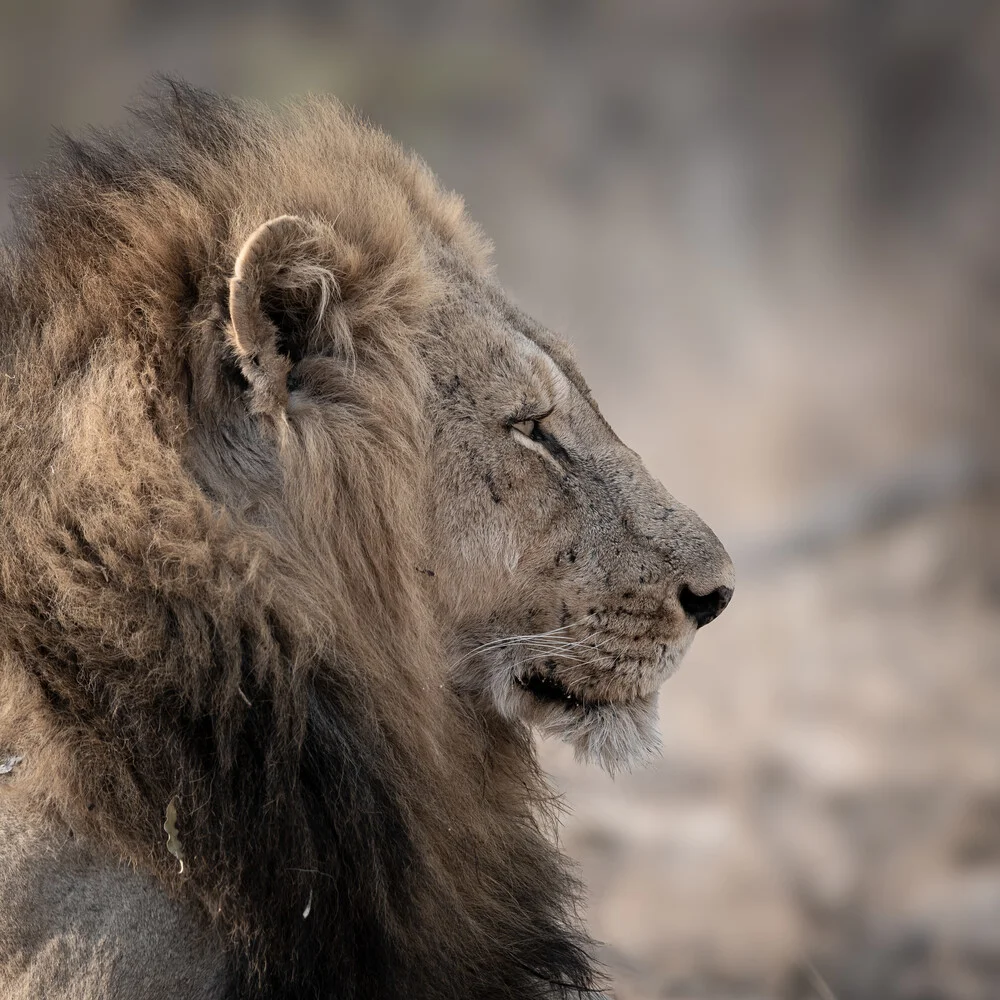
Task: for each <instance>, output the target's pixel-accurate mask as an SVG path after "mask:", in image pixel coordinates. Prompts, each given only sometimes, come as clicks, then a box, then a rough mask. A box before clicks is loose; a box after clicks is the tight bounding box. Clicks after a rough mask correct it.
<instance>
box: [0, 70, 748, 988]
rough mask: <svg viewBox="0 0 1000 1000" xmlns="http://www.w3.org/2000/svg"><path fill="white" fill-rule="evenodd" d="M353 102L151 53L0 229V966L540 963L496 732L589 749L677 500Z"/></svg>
mask: <svg viewBox="0 0 1000 1000" xmlns="http://www.w3.org/2000/svg"><path fill="white" fill-rule="evenodd" d="M489 252H490V248H489V245H488V243H487V241H486V240H485V238H484V237H483V235H482V234H481V233H480V231H479V230H478V229H477V228H476V226H475V225H474V224H473V223H472V222H470V221H469V219H468V218H467V216H466V214H465V211H464V208H463V206H462V203H461V201H460V200H459V199H458V197H457V196H455V195H453V194H450V193H447V192H445V191H444V190H442V188H441V187H440V186H439V185H438V183H437V182H436V180H435V179H434V177H433V175H432V174H431V173H430V171H429V170H428V168H427V167H425V166H424V164H423V163H422V162H421V161H420V160H418V159H417V158H416V157H414V156H413V155H411V154H409V153H407V152H404V151H403V150H401V149H400V148H399V147H398V146H397V145H395V144H394V143H393V142H392V141H391V140H390V139H389V138H387V137H386V136H385V135H384V134H383V133H381V132H380V131H378V130H377V129H376V128H374V127H373V126H371V125H370V124H368V123H367V122H366V121H364V120H363V119H362V118H360V117H359V116H357V115H356V114H354V113H352V112H349V111H347V110H345V109H344V108H343V107H342V106H340V105H339V104H337V103H335V102H334V101H332V100H327V99H313V100H309V101H306V102H304V103H300V104H297V105H295V106H292V107H289V108H286V109H285V110H284V111H282V112H280V113H273V112H271V111H269V110H267V109H265V108H263V107H260V106H257V105H253V104H250V103H243V102H238V101H234V100H230V99H227V98H223V97H218V96H214V95H212V94H209V93H206V92H203V91H200V90H197V89H194V88H192V87H189V86H186V85H184V84H182V83H179V82H171V83H168V84H166V85H165V86H164V87H163V88H162V92H160V93H157V94H154V95H153V96H151V97H150V98H148V99H147V100H145V102H144V103H143V104H141V105H140V107H139V108H138V110H137V112H136V117H135V120H134V122H133V124H132V125H131V126H130V127H129V128H127V129H118V130H112V131H108V132H92V133H90V134H88V135H87V136H85V137H83V138H80V139H65V140H63V142H62V145H61V150H60V151H59V153H58V154H57V155H56V156H55V157H54V160H53V162H52V163H51V164H50V165H49V166H48V167H47V168H45V169H43V170H42V171H41V172H40V173H39V174H38V175H36V176H35V177H33V178H32V179H30V180H29V181H28V182H27V184H26V186H25V188H24V190H23V192H22V194H21V196H20V199H19V201H18V203H17V205H16V211H15V223H14V226H13V230H12V232H11V233H10V234H9V236H8V237H7V239H6V241H5V243H4V246H3V250H2V258H0V491H2V492H0V497H2V501H0V831H2V832H0V851H2V861H0V914H2V916H0V992H2V994H3V996H5V997H8V998H27V997H38V996H45V997H46V998H53V1000H69V998H84V997H86V998H94V997H112V998H116V1000H117V998H122V1000H124V998H130V1000H131V998H163V1000H166V998H170V1000H221V998H232V997H249V996H253V997H259V998H269V1000H279V998H280V1000H290V998H293V997H295V998H308V997H317V998H318V997H323V998H327V997H333V996H337V997H353V998H358V1000H363V998H368V997H371V998H375V997H379V998H386V997H409V998H421V997H426V998H431V997H433V998H438V1000H447V998H463V1000H466V998H469V997H477V998H501V997H503V998H509V997H523V998H531V997H551V996H575V995H581V994H584V993H590V992H592V991H594V990H595V989H599V988H600V986H599V984H600V982H601V979H602V975H601V973H600V971H599V969H598V967H597V965H596V963H595V959H594V957H593V956H594V949H593V946H592V944H591V942H590V940H589V938H588V937H587V935H586V933H585V931H584V929H583V928H582V926H581V922H580V919H579V917H578V915H577V904H578V898H579V892H580V887H579V885H578V883H577V880H576V878H575V876H574V874H573V871H572V869H571V867H570V865H569V863H568V862H567V861H566V860H565V859H564V858H563V857H562V855H561V854H560V852H559V851H558V849H557V848H556V846H555V845H554V837H553V824H554V822H555V801H554V798H553V796H552V794H551V792H550V791H549V789H548V787H547V785H546V782H545V779H544V777H543V775H542V774H541V773H540V770H539V766H538V763H537V760H536V752H535V746H534V742H533V736H532V730H533V729H537V730H540V731H541V732H543V733H548V734H555V735H556V736H558V737H560V738H562V739H564V740H566V741H568V742H569V743H570V744H571V745H572V746H573V747H574V748H575V750H576V752H577V753H578V754H579V755H580V756H581V757H583V758H586V759H589V760H593V761H595V762H597V763H598V764H600V765H603V766H604V767H606V768H607V769H609V770H612V771H614V770H616V769H619V768H622V767H627V766H631V765H632V764H634V763H636V762H639V761H642V760H644V759H646V758H647V757H648V756H649V755H650V754H651V753H653V752H654V751H655V749H656V745H657V736H656V733H657V723H656V698H657V692H658V690H659V687H660V685H661V684H662V682H663V681H664V679H665V678H666V677H668V676H669V675H670V674H671V672H672V671H673V670H674V669H675V667H676V666H677V664H678V663H679V661H680V659H681V657H682V656H683V655H684V652H685V650H686V649H687V648H688V646H689V644H690V642H691V639H692V637H693V635H694V633H695V631H696V630H697V629H698V628H700V627H701V626H703V625H705V624H706V623H708V622H709V621H711V620H712V619H713V618H715V617H716V616H717V615H718V614H719V613H720V612H721V611H722V610H723V608H724V607H725V606H726V604H727V602H728V601H729V598H730V596H731V593H732V587H733V576H732V566H731V563H730V560H729V557H728V556H727V554H726V552H725V550H724V548H723V547H722V545H721V544H720V542H719V541H718V539H717V538H716V536H715V535H714V534H713V533H712V532H711V530H709V528H707V527H706V526H705V524H704V523H703V522H702V521H701V520H700V519H699V518H698V517H697V516H696V515H695V514H694V513H693V512H692V511H691V510H689V509H688V508H686V507H685V506H683V505H682V504H680V503H679V502H678V501H676V500H674V499H673V498H672V497H671V496H670V495H669V494H668V493H667V492H666V491H665V490H664V488H663V487H662V486H661V485H660V484H659V483H657V482H656V481H655V480H654V479H653V478H652V477H651V476H650V474H649V473H648V472H647V471H646V470H645V469H644V467H643V465H642V463H641V461H640V459H639V458H638V457H637V456H636V455H635V454H634V453H633V452H632V451H630V450H629V449H628V448H627V447H625V445H623V444H622V443H621V441H620V440H619V439H618V438H617V437H616V436H615V434H614V432H613V431H612V429H611V428H610V426H609V425H608V423H607V422H606V420H605V419H604V417H603V416H602V415H601V412H600V410H599V409H598V406H597V404H596V402H595V401H594V399H593V398H592V396H591V393H590V391H589V389H588V387H587V384H586V382H585V381H584V379H583V376H582V375H581V374H580V371H579V369H578V366H577V364H576V362H575V361H574V359H573V356H572V354H571V352H570V350H569V348H568V347H567V345H566V344H565V343H564V341H562V340H561V339H559V338H558V337H556V336H555V335H553V334H552V333H550V332H549V331H548V330H547V329H545V328H544V327H542V326H541V325H539V324H538V323H536V322H534V321H533V320H532V319H530V318H529V317H527V316H526V315H524V314H523V313H522V312H521V311H519V310H518V309H517V308H516V307H515V306H514V305H512V304H511V302H510V301H509V300H508V298H507V297H506V296H505V294H504V292H503V291H502V289H501V288H500V287H499V285H498V284H497V281H496V279H495V277H494V276H493V274H492V272H491V270H490V264H489Z"/></svg>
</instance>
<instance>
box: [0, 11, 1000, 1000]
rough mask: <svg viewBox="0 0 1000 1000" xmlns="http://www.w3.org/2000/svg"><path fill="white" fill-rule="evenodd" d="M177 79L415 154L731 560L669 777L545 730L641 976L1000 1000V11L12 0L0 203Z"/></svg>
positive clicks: (632, 972) (657, 986) (721, 999)
mask: <svg viewBox="0 0 1000 1000" xmlns="http://www.w3.org/2000/svg"><path fill="white" fill-rule="evenodd" d="M156 71H167V72H170V73H173V74H179V75H182V76H184V77H186V78H187V79H189V80H190V81H192V82H194V83H198V84H202V85H205V86H209V87H212V88H216V89H221V90H224V91H228V92H232V93H235V94H240V95H245V96H253V97H259V98H263V99H265V100H268V101H280V100H282V99H284V98H286V97H289V96H291V95H294V94H301V93H304V92H306V91H328V92H332V93H335V94H337V95H338V96H339V97H340V98H342V99H343V100H344V101H346V102H348V103H351V104H354V105H356V106H358V107H360V108H361V109H362V110H364V111H365V112H367V113H368V114H369V115H370V116H371V117H372V118H374V119H375V120H376V121H378V122H380V123H381V124H382V125H384V126H385V127H386V128H387V129H388V130H389V131H390V132H391V133H392V134H394V135H395V136H396V137H397V138H399V139H400V140H402V141H403V142H404V143H406V144H407V145H410V146H412V147H414V148H415V149H416V150H417V151H418V152H420V153H421V154H422V155H423V156H424V157H425V158H426V159H427V160H428V161H429V162H430V164H431V165H432V166H433V167H434V168H435V169H436V170H437V171H438V173H439V174H440V176H441V177H442V179H443V180H444V182H445V183H446V184H447V185H448V186H450V187H454V188H456V189H457V190H459V191H461V192H462V193H463V194H464V195H465V196H466V199H467V202H468V205H469V208H470V210H471V212H472V214H473V215H474V217H476V218H477V219H478V220H479V221H480V222H481V223H482V224H483V225H484V226H485V228H486V230H487V231H488V232H489V233H490V234H491V235H492V236H493V238H494V239H495V241H496V244H497V255H496V258H497V263H498V269H499V274H500V278H501V280H502V281H503V282H504V284H505V285H506V286H507V288H508V289H509V291H510V292H511V294H512V296H513V297H514V298H515V300H517V301H518V302H519V303H520V304H521V305H522V306H523V307H524V308H525V309H527V310H528V311H529V312H531V313H533V314H534V315H535V316H537V317H538V318H539V319H541V320H543V321H544V322H546V323H547V324H548V325H549V326H551V327H554V328H556V329H558V330H560V331H561V332H563V333H565V334H566V335H567V336H568V337H569V338H570V339H571V340H572V341H573V342H574V344H575V345H576V348H577V351H578V355H579V358H580V361H581V364H582V366H583V369H584V372H585V373H586V374H587V375H588V377H589V379H590V382H591V384H592V386H593V388H594V391H595V393H596V395H597V398H598V399H599V400H600V401H601V405H602V407H603V409H604V411H605V413H606V414H607V415H608V417H609V418H610V420H611V422H612V423H613V424H614V425H615V426H616V428H617V429H618V431H619V432H620V434H621V436H622V437H623V438H624V439H625V441H626V442H627V443H629V444H630V445H632V446H633V447H635V448H636V449H637V450H638V451H640V452H641V453H642V455H643V456H644V457H645V459H646V461H647V464H648V465H649V466H650V467H651V468H652V470H653V471H654V472H655V473H656V474H657V475H658V476H659V477H660V478H661V479H662V480H663V481H664V483H665V484H666V485H667V487H668V489H670V490H671V491H672V492H673V493H675V494H676V495H677V496H678V497H680V498H681V499H683V500H684V501H686V502H687V503H689V504H690V505H692V506H693V507H695V508H696V509H697V510H698V511H699V512H700V513H701V514H702V515H703V516H704V517H705V519H706V520H707V521H708V522H709V523H710V524H711V525H712V526H713V527H714V528H715V529H716V530H717V532H718V533H719V535H720V536H721V537H722V538H723V540H724V541H725V542H726V543H727V545H728V546H729V548H730V551H731V552H732V554H733V555H734V558H735V560H736V564H737V573H738V586H737V590H736V597H735V598H734V601H733V604H732V607H731V610H729V611H728V612H727V613H726V615H725V616H724V617H723V618H722V619H721V620H720V621H719V623H718V624H716V625H713V626H712V627H711V628H709V629H707V630H706V631H705V632H704V633H702V634H701V635H699V638H698V641H697V642H696V643H695V646H694V649H693V651H692V653H691V654H690V655H689V657H688V659H687V661H686V662H685V665H684V667H683V669H682V670H681V671H680V673H679V674H678V675H677V676H676V677H675V678H673V679H672V680H670V681H669V683H668V684H667V685H666V686H665V688H664V691H663V695H662V697H661V714H662V723H663V733H664V742H665V748H666V749H665V753H664V756H663V759H662V761H660V762H658V763H657V764H655V765H653V766H652V767H650V768H648V769H646V770H644V771H642V772H641V773H636V774H632V775H630V776H625V777H619V778H618V779H616V780H614V781H612V780H611V779H610V778H608V777H607V776H605V775H603V774H601V773H599V772H596V771H593V770H587V769H584V768H581V767H578V766H576V765H575V764H574V763H573V761H572V757H571V754H570V753H569V752H568V751H567V750H566V749H565V748H564V747H562V746H560V745H545V746H544V747H543V754H544V758H545V761H546V764H547V766H548V768H549V770H550V771H551V772H552V774H553V775H554V777H555V779H556V781H557V783H558V786H559V788H560V789H561V790H562V791H564V792H565V796H566V801H567V805H568V807H569V813H568V815H567V817H566V822H565V825H564V829H563V841H564V846H565V848H566V849H567V851H568V852H569V853H570V854H572V855H573V856H574V857H575V858H577V859H578V860H579V862H580V864H581V867H582V873H583V876H584V878H585V880H586V882H587V883H588V885H589V888H590V895H589V904H588V914H587V916H588V920H589V924H590V926H591V928H592V929H593V931H594V933H595V934H596V936H597V937H598V938H600V939H601V940H602V941H603V942H604V943H605V944H604V950H603V957H604V960H605V962H606V963H607V966H608V968H609V970H610V975H611V977H612V979H613V981H614V983H615V994H616V996H618V997H619V998H621V1000H640V998H642V1000H650V998H669V1000H686V998H712V1000H737V998H739V1000H751V998H778V1000H799V998H818V1000H904V998H905V1000H996V998H998V997H1000V515H998V503H997V501H998V493H1000V428H998V419H1000V336H998V330H997V324H998V321H1000V5H997V4H995V3H991V2H989V0H940V2H925V0H881V2H877V3H876V2H872V0H846V2H840V3H834V2H822V0H661V2H652V0H572V2H571V0H547V2H539V3H531V2H528V0H510V2H501V0H495V2H489V0H475V2H472V0H467V2H457V0H456V2H450V0H397V2H387V0H327V2H324V0H291V2H285V3H282V4H280V5H279V4H277V3H266V2H263V0H244V2H242V3H239V4H237V3H235V2H231V3H220V4H216V5H212V4H208V5H206V4H205V3H195V2H193V0H174V2H172V3H169V4H164V3H162V2H161V0H135V2H128V0H87V2H73V0H34V3H32V4H30V5H29V4H27V3H14V2H11V0H2V2H0V194H2V195H3V197H2V198H0V202H2V203H3V205H4V207H3V208H2V209H0V222H6V221H7V220H8V219H9V214H7V213H8V209H7V207H6V203H7V196H8V194H9V191H10V188H11V184H12V183H13V182H12V178H13V176H14V175H15V174H17V173H18V172H19V171H24V170H27V169H30V167H31V166H32V165H33V164H34V163H36V162H37V160H38V159H39V158H40V157H41V156H43V155H44V152H45V150H46V147H47V146H48V145H49V144H50V142H51V137H52V126H58V127H61V128H77V127H79V126H81V125H83V124H85V123H98V124H112V123H114V122H117V121H120V120H121V119H122V118H123V117H124V112H123V110H122V108H123V106H124V105H125V104H127V103H128V102H129V101H131V100H133V99H134V98H135V96H136V94H137V92H138V91H139V90H140V89H141V88H142V87H143V86H144V85H146V84H147V83H148V80H149V77H150V75H151V74H152V73H153V72H156Z"/></svg>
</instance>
